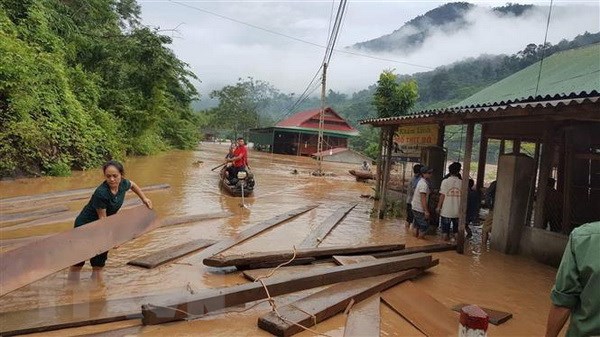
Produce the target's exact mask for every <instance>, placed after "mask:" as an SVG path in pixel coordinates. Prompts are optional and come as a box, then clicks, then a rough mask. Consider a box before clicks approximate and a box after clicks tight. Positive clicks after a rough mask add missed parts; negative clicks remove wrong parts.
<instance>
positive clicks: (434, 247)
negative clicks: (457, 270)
mask: <svg viewBox="0 0 600 337" xmlns="http://www.w3.org/2000/svg"><path fill="white" fill-rule="evenodd" d="M455 249H456V244H455V243H434V244H431V245H425V246H416V247H408V248H404V249H402V250H394V251H390V252H380V253H373V254H370V255H371V256H374V257H376V258H382V257H392V256H402V255H407V254H414V253H433V252H445V251H448V250H455Z"/></svg>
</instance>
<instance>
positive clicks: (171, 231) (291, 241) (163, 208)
mask: <svg viewBox="0 0 600 337" xmlns="http://www.w3.org/2000/svg"><path fill="white" fill-rule="evenodd" d="M226 152H227V145H225V144H223V145H219V144H212V143H210V144H201V145H200V150H198V151H173V152H169V153H164V154H161V155H157V156H152V157H140V158H131V159H129V160H128V161H127V162H125V171H126V174H125V176H126V177H127V178H129V179H131V180H133V181H135V182H136V183H137V184H138V185H140V186H148V185H152V184H169V185H170V186H171V188H170V189H168V190H161V191H153V192H148V193H147V196H148V197H149V198H151V199H152V201H153V204H154V205H155V209H156V212H157V213H158V215H159V217H168V216H176V215H188V214H195V213H209V212H211V213H212V212H220V211H229V212H231V213H233V214H234V215H233V216H231V217H229V218H223V219H214V220H208V221H203V222H198V223H196V224H190V225H184V226H177V227H168V228H162V229H158V230H155V231H153V232H151V233H149V234H147V235H144V236H142V237H140V238H138V239H136V240H134V241H131V242H129V243H127V244H124V245H122V246H120V247H119V248H117V249H113V250H111V252H110V254H109V260H108V262H107V266H106V268H105V271H104V281H103V282H102V283H100V284H98V283H95V282H92V281H91V280H90V279H89V276H90V274H91V268H90V267H89V264H86V267H84V269H83V272H82V276H81V280H80V282H79V283H76V284H72V283H69V282H67V271H66V270H63V271H61V272H59V273H56V274H54V275H51V276H49V277H46V278H44V279H42V280H39V281H37V282H35V283H33V284H31V285H28V286H26V287H24V288H22V289H19V290H17V291H15V292H13V293H10V294H8V295H6V296H4V297H2V298H0V311H2V312H8V311H16V310H25V309H35V308H45V307H53V306H58V305H64V304H76V303H86V302H90V301H98V300H109V301H111V300H119V299H124V298H132V297H141V296H150V295H156V294H160V293H173V292H174V291H175V292H176V291H179V292H180V293H181V294H182V295H185V294H189V293H193V292H196V291H198V290H200V289H204V288H213V287H222V286H230V285H235V284H243V283H247V282H248V281H247V280H245V279H244V278H243V277H242V275H241V273H240V272H238V271H235V270H226V271H223V270H218V269H215V268H209V267H205V266H203V265H202V263H201V261H200V260H199V259H197V258H195V256H194V255H190V256H188V257H186V258H182V259H180V260H178V261H177V262H175V263H171V264H166V265H163V266H160V267H158V268H155V269H141V268H137V267H133V266H129V265H126V263H127V261H129V260H132V259H133V258H135V257H138V256H141V255H145V254H147V253H151V252H155V251H157V250H160V249H164V248H166V247H171V246H175V245H177V244H181V243H184V242H187V241H191V240H195V239H213V240H220V239H223V238H226V237H228V236H231V235H233V234H236V233H238V232H240V231H242V230H244V229H246V228H248V227H249V226H252V225H254V224H256V223H258V222H260V221H262V220H266V219H269V218H271V217H273V216H275V215H278V214H281V213H283V212H285V211H289V210H292V209H295V208H297V207H300V206H304V205H308V204H311V203H320V206H319V207H318V208H316V209H314V210H312V211H309V212H307V213H305V214H303V215H301V216H299V217H297V218H295V219H293V220H292V221H289V222H286V223H284V224H283V225H279V226H277V227H275V228H274V229H272V230H269V231H267V232H265V233H263V234H261V235H258V236H256V237H254V238H252V239H250V240H248V241H245V242H243V243H242V244H239V245H237V246H235V247H233V248H231V249H229V250H228V251H227V252H226V253H225V254H239V253H245V252H251V251H272V250H292V248H293V246H294V245H298V244H299V243H300V242H302V240H304V238H305V237H306V236H307V235H308V233H309V232H310V230H311V228H314V227H315V226H317V225H318V224H319V222H320V221H322V220H323V219H325V218H326V217H327V216H328V215H329V214H331V213H332V212H333V211H334V210H335V209H336V208H337V207H339V206H342V205H347V204H349V203H357V204H358V206H357V207H356V208H355V209H354V210H353V211H352V212H351V213H350V214H349V216H348V217H347V218H346V219H345V220H344V221H343V222H342V223H341V224H340V225H339V226H338V227H336V228H335V229H334V230H333V232H332V233H331V234H330V235H328V236H327V237H326V239H325V240H324V241H323V243H322V244H321V246H333V245H359V244H372V243H378V244H386V243H406V245H407V246H416V245H423V244H429V243H434V242H435V241H436V240H438V239H439V238H435V237H431V238H430V239H429V240H428V241H423V240H416V239H414V238H412V237H411V236H410V235H407V233H406V232H405V229H404V223H403V222H402V221H401V220H377V219H371V218H370V216H369V213H370V209H371V207H372V204H373V202H372V201H370V200H368V199H364V198H361V197H360V195H361V194H372V193H373V190H372V186H373V185H372V184H366V183H359V182H356V181H354V178H353V177H352V176H350V175H349V174H348V173H347V170H348V169H353V168H356V167H354V166H353V165H348V164H337V163H336V164H334V163H324V169H325V171H327V172H332V173H333V174H334V176H327V177H313V176H311V175H310V172H311V171H313V170H314V169H315V168H316V164H315V162H314V161H313V160H311V159H309V158H304V157H300V158H299V157H291V156H283V155H272V154H269V153H262V152H256V151H250V153H249V154H250V165H251V167H252V168H253V172H254V173H255V177H256V181H257V186H256V188H255V191H254V195H253V196H252V197H249V198H245V203H246V205H247V206H248V209H246V208H243V207H240V203H241V199H240V198H235V197H231V196H228V195H226V194H224V193H221V191H219V189H218V174H217V172H211V168H213V167H215V166H217V165H219V164H220V163H221V162H222V161H221V159H222V158H223V157H224V155H225V153H226ZM199 161H201V163H198V162H199ZM293 169H296V170H298V172H299V173H298V174H292V170H293ZM101 182H102V174H101V172H100V170H99V169H98V170H90V171H87V172H74V173H73V176H71V177H66V178H58V177H44V178H36V179H21V180H15V181H3V182H0V191H1V192H0V193H1V197H2V198H8V197H14V196H22V195H32V194H39V193H47V192H52V191H61V190H69V189H79V188H85V187H96V186H97V185H98V184H99V183H101ZM128 198H131V199H135V198H136V197H135V195H133V196H131V195H130V196H128ZM86 202H87V199H86V200H80V201H76V202H69V203H64V204H65V205H67V206H68V207H69V208H70V209H71V210H73V211H79V210H80V209H81V207H82V206H83V205H84V204H85V203H86ZM72 223H73V221H65V222H63V223H56V224H51V225H45V226H35V227H32V228H23V229H16V230H7V229H6V228H3V230H2V231H1V232H0V238H1V239H2V240H8V239H11V240H12V239H21V238H25V237H29V236H37V235H48V234H52V233H56V232H59V231H62V230H67V229H69V228H71V227H72ZM478 230H479V231H480V229H478V228H475V232H476V234H477V231H478ZM477 239H478V235H475V236H474V240H477ZM466 251H467V254H465V255H458V254H456V253H455V252H444V253H434V254H433V255H434V257H437V258H440V264H439V266H437V267H435V268H433V269H432V270H431V272H430V273H429V274H427V275H425V276H423V277H421V278H419V279H417V280H416V281H415V284H417V285H418V286H420V287H421V289H423V290H424V291H426V292H428V293H429V294H430V295H432V296H433V297H434V298H436V299H437V300H438V301H440V302H441V303H442V304H444V305H445V306H447V307H452V306H453V305H455V304H457V303H463V302H464V303H474V304H479V305H481V306H484V307H488V308H493V309H496V310H502V311H508V312H511V313H513V315H514V318H513V319H511V320H509V321H508V322H507V323H504V324H503V325H501V326H498V327H496V326H491V327H490V330H489V335H490V336H535V335H537V336H539V335H542V334H543V331H544V326H545V319H546V315H547V312H548V308H549V306H550V300H549V291H550V289H551V287H552V284H553V282H554V276H555V272H556V270H555V269H554V268H551V267H548V266H544V265H541V264H538V263H536V262H533V261H532V260H529V259H525V258H521V257H515V256H506V255H502V254H499V253H496V252H493V251H488V250H487V249H481V247H480V246H479V245H478V244H476V243H473V244H470V245H469V246H468V247H467V249H466ZM317 290H318V289H312V290H308V291H303V292H298V293H294V294H291V295H285V296H280V297H277V302H278V303H280V304H279V305H283V304H285V303H288V302H290V301H291V300H294V299H297V298H300V297H302V296H304V295H307V294H310V293H313V292H315V291H317ZM119 303H121V302H119ZM250 305H251V304H248V305H247V306H241V307H236V308H233V309H235V310H240V309H244V308H245V307H250ZM268 311H269V306H268V304H267V303H262V304H260V305H258V306H256V307H255V308H252V309H250V310H247V311H245V312H242V313H227V314H221V315H212V316H208V317H204V318H201V319H198V320H195V321H188V322H178V323H170V324H165V325H160V326H148V327H144V328H140V327H137V326H136V325H137V324H138V323H139V321H138V320H132V321H125V322H116V323H108V324H104V325H98V326H89V327H82V328H74V329H66V330H60V331H55V332H48V333H45V334H39V335H47V336H65V335H81V334H88V333H97V332H102V331H107V330H112V329H121V328H123V330H122V332H120V333H117V334H115V336H117V335H134V336H135V335H143V336H165V335H169V336H198V335H200V334H201V335H204V336H269V335H270V334H268V333H267V332H264V331H262V330H260V329H259V328H258V327H257V326H256V321H257V319H258V317H259V316H261V315H263V314H264V313H266V312H268ZM381 312H382V324H381V328H382V332H381V335H382V336H420V335H421V334H420V332H419V331H418V330H416V329H415V328H414V327H412V326H411V325H410V324H409V323H407V322H406V321H405V320H404V319H402V318H401V317H400V316H398V315H397V314H396V313H394V312H393V311H392V310H391V309H389V308H388V307H386V306H385V305H383V304H382V305H381ZM90 313H91V312H90ZM54 314H55V315H59V316H60V315H68V313H63V312H56V313H54ZM71 314H72V313H71ZM232 322H235V324H232ZM344 323H345V316H344V315H341V314H340V315H337V316H336V317H334V318H331V319H329V320H327V321H325V322H322V323H319V324H318V325H317V326H316V328H315V329H316V330H318V331H320V332H323V333H326V334H328V335H331V336H342V335H343V329H344ZM457 325H458V320H457ZM131 326H133V327H131ZM311 335H313V334H312V333H310V332H303V333H301V334H298V336H311Z"/></svg>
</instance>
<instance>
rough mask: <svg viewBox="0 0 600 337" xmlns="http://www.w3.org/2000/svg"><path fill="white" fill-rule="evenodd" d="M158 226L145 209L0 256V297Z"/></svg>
mask: <svg viewBox="0 0 600 337" xmlns="http://www.w3.org/2000/svg"><path fill="white" fill-rule="evenodd" d="M157 225H158V221H157V220H156V215H155V213H154V211H152V210H149V209H148V208H147V207H146V206H138V207H136V208H133V209H129V210H123V211H121V212H119V213H117V214H115V215H113V216H109V217H106V218H104V219H101V220H98V221H94V222H92V223H89V224H87V225H85V226H81V227H77V228H73V229H72V230H69V231H66V232H61V233H58V234H55V235H52V236H49V237H47V238H45V239H41V240H38V241H33V242H31V243H29V244H27V245H24V246H21V247H19V248H15V249H13V250H9V251H7V252H4V253H2V254H0V296H2V295H5V294H7V293H9V292H11V291H13V290H16V289H18V288H20V287H23V286H25V285H27V284H29V283H31V282H34V281H36V280H39V279H41V278H43V277H45V276H48V275H50V274H53V273H55V272H57V271H59V270H61V269H64V268H67V267H69V266H71V265H74V264H76V263H78V262H80V261H83V260H87V259H89V258H91V257H93V256H95V255H97V254H100V253H102V252H104V251H107V250H109V249H111V248H113V247H114V246H116V245H120V244H122V243H125V242H127V241H129V240H131V239H133V238H135V237H138V236H140V235H141V234H143V233H145V232H147V231H149V230H151V229H153V228H155V227H156V226H157Z"/></svg>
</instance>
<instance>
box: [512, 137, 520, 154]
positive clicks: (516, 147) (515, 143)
mask: <svg viewBox="0 0 600 337" xmlns="http://www.w3.org/2000/svg"><path fill="white" fill-rule="evenodd" d="M519 153H521V140H520V139H515V140H513V154H519Z"/></svg>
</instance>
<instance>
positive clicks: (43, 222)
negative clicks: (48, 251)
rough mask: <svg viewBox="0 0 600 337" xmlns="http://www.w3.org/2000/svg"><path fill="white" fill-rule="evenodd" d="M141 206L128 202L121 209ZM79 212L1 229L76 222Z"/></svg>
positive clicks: (137, 203) (132, 201)
mask: <svg viewBox="0 0 600 337" xmlns="http://www.w3.org/2000/svg"><path fill="white" fill-rule="evenodd" d="M141 204H142V201H141V200H140V199H130V200H126V201H125V202H124V203H123V206H122V208H121V209H122V210H124V209H128V208H131V207H134V206H139V205H141ZM79 212H81V211H80V210H79V211H70V212H61V213H58V214H54V215H50V216H47V217H43V218H41V219H36V220H31V221H27V222H22V223H20V224H17V225H14V226H10V227H2V228H0V231H12V230H15V229H22V228H31V227H37V226H46V225H51V224H57V223H63V222H74V221H75V218H76V217H77V215H79Z"/></svg>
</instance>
